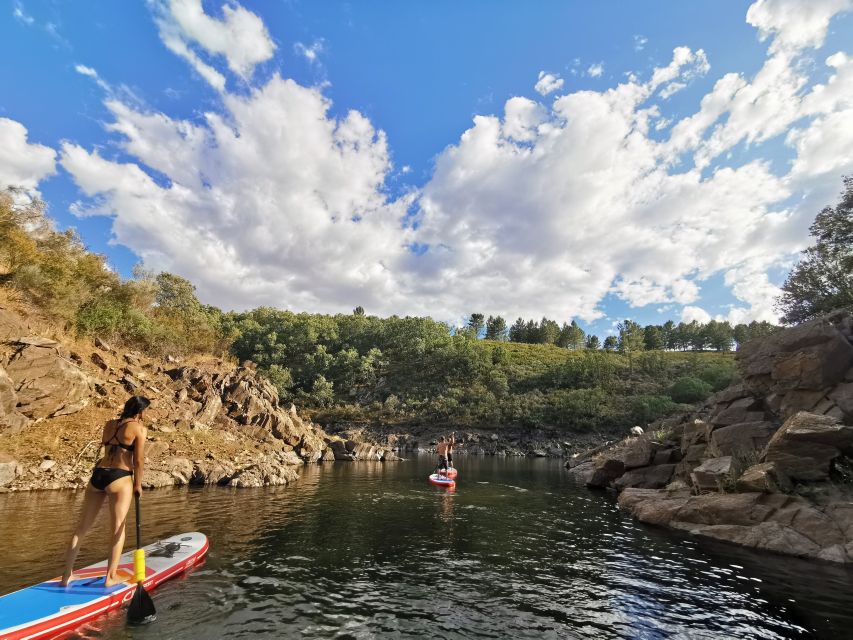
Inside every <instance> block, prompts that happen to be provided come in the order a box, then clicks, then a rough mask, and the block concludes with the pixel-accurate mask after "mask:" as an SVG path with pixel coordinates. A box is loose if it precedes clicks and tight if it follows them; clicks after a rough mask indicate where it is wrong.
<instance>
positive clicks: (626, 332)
mask: <svg viewBox="0 0 853 640" xmlns="http://www.w3.org/2000/svg"><path fill="white" fill-rule="evenodd" d="M616 328H617V329H618V330H619V351H621V352H622V353H626V354H628V368H629V369H630V371H631V372H632V373H633V371H634V354H635V353H636V352H637V351H642V350H643V349H644V348H645V345H646V332H645V331H644V330H643V327H641V326H640V325H639V324H637V323H636V322H634V321H633V320H625V322H620V323H619V324H618V325H616Z"/></svg>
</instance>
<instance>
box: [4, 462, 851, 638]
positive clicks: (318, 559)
mask: <svg viewBox="0 0 853 640" xmlns="http://www.w3.org/2000/svg"><path fill="white" fill-rule="evenodd" d="M432 464H433V460H432V459H431V458H428V457H420V458H415V459H412V460H410V461H407V462H402V463H387V464H381V463H356V464H345V463H339V464H333V465H323V466H312V467H308V468H306V469H305V471H304V472H303V474H302V476H301V478H300V480H299V482H298V483H297V484H296V485H295V486H293V487H289V488H270V489H241V490H234V489H223V488H204V489H174V490H162V491H155V492H151V493H146V494H145V496H144V503H143V504H144V507H143V508H144V511H143V535H144V538H145V540H146V541H151V540H154V539H156V538H158V537H165V536H167V535H171V534H173V533H176V532H178V531H190V530H200V531H203V532H205V533H206V534H208V536H209V537H210V539H211V551H210V556H209V559H208V561H207V562H206V563H205V564H204V565H203V566H202V567H200V568H198V569H197V570H196V571H195V572H194V573H193V574H192V575H191V576H190V577H188V578H186V579H182V580H178V581H175V582H173V583H171V584H167V585H164V586H162V587H160V588H159V589H157V590H156V591H155V592H154V597H155V601H156V603H157V608H158V612H159V614H160V615H159V619H158V621H157V622H156V623H155V624H154V625H152V626H150V627H146V628H137V629H132V630H130V629H127V628H126V627H125V626H124V620H123V617H122V616H121V615H115V616H111V617H110V618H108V619H106V620H103V621H99V622H98V623H96V624H94V625H90V626H88V627H84V628H83V629H81V630H80V631H78V633H77V634H75V637H99V638H129V637H133V638H250V637H251V638H256V637H262V638H274V637H285V636H290V635H293V636H295V635H297V634H298V635H301V636H304V637H312V638H329V637H340V638H368V637H379V636H381V637H395V636H396V637H411V636H419V635H435V636H440V637H442V638H462V637H478V638H503V637H507V636H516V637H530V638H648V639H656V638H827V637H849V636H850V635H851V633H850V631H849V630H850V629H851V628H853V613H851V612H850V611H849V608H850V607H849V602H850V598H851V596H853V574H851V573H850V572H849V571H847V570H845V569H843V568H837V567H833V566H831V565H825V564H821V563H813V562H802V561H796V560H790V559H786V558H781V557H777V556H772V555H767V554H755V553H751V552H748V551H744V550H740V549H737V548H735V547H730V546H727V545H719V544H712V543H708V542H701V541H699V540H697V539H694V538H690V537H685V536H682V535H678V534H674V533H669V532H667V531H665V530H661V529H655V528H650V527H645V526H643V525H639V524H637V523H635V522H633V521H632V520H630V519H629V518H627V517H625V516H624V515H623V514H622V513H620V512H619V511H618V509H617V508H616V506H615V504H614V502H613V500H612V499H611V498H609V497H608V496H606V495H603V494H595V493H591V492H589V491H587V490H586V489H585V488H583V487H578V486H576V485H575V484H574V483H573V482H572V480H571V479H570V478H569V476H568V474H567V473H566V472H565V470H564V469H563V468H562V465H561V464H560V463H559V461H553V460H527V459H500V458H461V460H460V461H459V469H460V477H459V479H458V482H459V484H458V488H457V491H456V492H455V493H449V492H447V491H446V490H444V489H441V488H438V487H433V486H431V485H429V484H428V483H427V482H426V476H427V475H428V473H429V472H430V471H431V467H432ZM81 499H82V495H80V494H73V493H59V492H45V493H28V494H6V495H0V513H2V514H3V517H2V518H0V541H2V544H0V592H2V593H5V592H8V591H11V590H13V589H15V588H19V587H21V586H24V585H26V584H31V583H33V582H35V581H38V580H43V579H46V578H48V577H52V576H55V575H56V574H58V573H59V568H60V565H61V562H60V558H61V554H62V548H63V544H64V543H65V541H66V539H67V538H68V536H69V535H70V532H71V529H72V527H73V524H74V522H73V519H74V518H75V517H76V514H77V510H78V508H79V505H80V502H81ZM104 515H106V514H104ZM105 525H106V523H105V519H102V521H101V522H100V523H99V525H98V528H97V529H96V530H95V531H93V533H91V534H90V537H89V538H88V539H87V541H86V546H85V547H84V550H83V553H82V554H81V561H82V562H85V563H90V562H94V561H96V560H98V559H100V558H102V557H103V556H104V555H105V550H106V540H107V532H106V527H105ZM128 525H129V526H130V527H132V526H133V522H132V520H131V521H130V522H129V523H128ZM131 531H132V529H131Z"/></svg>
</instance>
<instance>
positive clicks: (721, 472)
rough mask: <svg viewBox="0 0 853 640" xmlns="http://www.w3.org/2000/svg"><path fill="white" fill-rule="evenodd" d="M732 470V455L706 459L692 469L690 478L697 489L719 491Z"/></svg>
mask: <svg viewBox="0 0 853 640" xmlns="http://www.w3.org/2000/svg"><path fill="white" fill-rule="evenodd" d="M731 471H732V457H731V456H722V457H720V458H711V459H710V460H706V461H705V462H703V463H702V464H700V465H699V466H698V467H696V468H695V469H694V470H693V473H692V474H690V479H691V480H692V481H693V486H695V487H696V488H697V489H699V491H720V490H721V489H722V487H723V486H724V485H725V483H726V481H727V480H728V477H729V475H730V474H731Z"/></svg>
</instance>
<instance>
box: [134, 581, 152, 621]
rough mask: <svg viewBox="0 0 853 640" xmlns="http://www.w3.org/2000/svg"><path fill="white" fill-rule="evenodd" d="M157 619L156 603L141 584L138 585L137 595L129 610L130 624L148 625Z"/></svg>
mask: <svg viewBox="0 0 853 640" xmlns="http://www.w3.org/2000/svg"><path fill="white" fill-rule="evenodd" d="M156 617H157V610H156V609H155V608H154V601H153V600H152V599H151V596H149V595H148V592H147V591H146V590H145V588H144V587H143V586H142V583H141V582H140V583H139V584H137V585H136V593H134V594H133V600H131V601H130V607H128V609H127V621H128V622H129V623H130V624H147V623H149V622H153V621H154V619H155V618H156Z"/></svg>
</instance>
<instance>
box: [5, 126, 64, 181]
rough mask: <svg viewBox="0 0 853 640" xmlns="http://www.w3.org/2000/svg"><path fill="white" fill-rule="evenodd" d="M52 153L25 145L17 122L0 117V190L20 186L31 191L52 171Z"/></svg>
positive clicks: (24, 133)
mask: <svg viewBox="0 0 853 640" xmlns="http://www.w3.org/2000/svg"><path fill="white" fill-rule="evenodd" d="M55 159H56V152H55V151H54V150H53V149H51V148H50V147H46V146H44V145H41V144H30V143H29V142H27V129H26V128H25V127H24V125H22V124H21V123H20V122H16V121H15V120H10V119H8V118H0V189H5V188H6V187H10V186H11V187H21V188H23V189H26V190H27V191H35V189H36V187H37V186H38V184H39V182H41V181H42V180H43V179H45V178H46V177H48V176H51V175H53V174H54V173H55V171H56V168H55V167H56V160H55Z"/></svg>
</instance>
